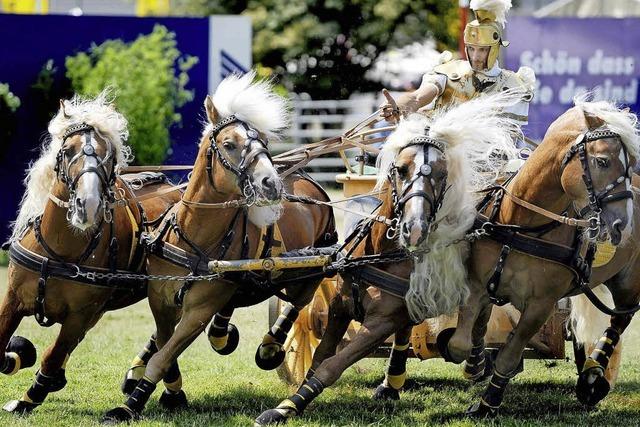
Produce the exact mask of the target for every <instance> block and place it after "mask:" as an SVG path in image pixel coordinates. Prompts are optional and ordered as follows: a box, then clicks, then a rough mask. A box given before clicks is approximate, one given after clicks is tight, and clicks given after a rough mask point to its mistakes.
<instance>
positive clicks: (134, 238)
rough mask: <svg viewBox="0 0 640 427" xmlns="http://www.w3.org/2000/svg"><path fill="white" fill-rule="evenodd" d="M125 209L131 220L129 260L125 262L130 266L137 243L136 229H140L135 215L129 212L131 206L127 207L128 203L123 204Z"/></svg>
mask: <svg viewBox="0 0 640 427" xmlns="http://www.w3.org/2000/svg"><path fill="white" fill-rule="evenodd" d="M125 210H126V212H127V217H128V218H129V221H131V231H132V234H131V251H130V252H129V262H128V263H127V266H129V267H131V263H132V262H133V257H134V255H135V253H136V247H137V245H138V237H137V236H138V231H139V230H140V228H139V227H138V221H136V218H135V216H134V215H133V212H131V208H129V205H125Z"/></svg>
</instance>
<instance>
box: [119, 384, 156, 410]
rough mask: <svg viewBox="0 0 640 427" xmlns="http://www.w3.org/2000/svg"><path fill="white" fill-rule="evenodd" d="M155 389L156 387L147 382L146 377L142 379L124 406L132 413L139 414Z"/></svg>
mask: <svg viewBox="0 0 640 427" xmlns="http://www.w3.org/2000/svg"><path fill="white" fill-rule="evenodd" d="M155 389H156V385H155V384H154V383H152V382H151V381H149V380H148V379H147V378H146V377H144V378H142V379H141V380H140V382H139V383H138V385H137V386H136V388H135V389H134V390H133V393H131V395H130V396H129V398H128V399H127V401H126V403H125V405H127V407H128V408H129V409H131V410H132V411H134V412H137V413H140V412H142V410H143V409H144V405H146V404H147V401H148V400H149V398H150V397H151V394H152V393H153V391H154V390H155Z"/></svg>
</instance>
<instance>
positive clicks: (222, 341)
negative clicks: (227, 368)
mask: <svg viewBox="0 0 640 427" xmlns="http://www.w3.org/2000/svg"><path fill="white" fill-rule="evenodd" d="M213 333H214V328H213V325H211V326H209V331H208V332H207V337H208V338H209V344H210V345H211V348H212V349H213V351H215V352H216V353H218V354H220V355H222V356H226V355H229V354H231V353H233V352H234V351H235V350H236V348H238V343H239V342H240V333H239V332H238V328H236V325H234V324H233V323H229V324H228V325H227V335H225V336H222V337H215V336H213Z"/></svg>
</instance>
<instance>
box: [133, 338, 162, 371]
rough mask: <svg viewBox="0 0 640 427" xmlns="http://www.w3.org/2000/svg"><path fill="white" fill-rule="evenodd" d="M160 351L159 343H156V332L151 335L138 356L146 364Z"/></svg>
mask: <svg viewBox="0 0 640 427" xmlns="http://www.w3.org/2000/svg"><path fill="white" fill-rule="evenodd" d="M157 352H158V345H157V344H156V337H155V334H154V335H152V336H151V338H150V339H149V342H147V344H146V345H145V346H144V348H143V349H142V350H140V353H138V358H139V359H140V360H142V362H143V363H144V364H145V365H146V364H147V363H149V360H150V359H151V357H152V356H153V355H154V354H156V353H157Z"/></svg>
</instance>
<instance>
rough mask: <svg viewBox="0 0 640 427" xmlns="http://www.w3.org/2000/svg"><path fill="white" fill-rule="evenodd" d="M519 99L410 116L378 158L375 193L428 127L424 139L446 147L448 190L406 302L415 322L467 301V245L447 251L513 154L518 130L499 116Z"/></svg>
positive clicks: (512, 96) (497, 98)
mask: <svg viewBox="0 0 640 427" xmlns="http://www.w3.org/2000/svg"><path fill="white" fill-rule="evenodd" d="M521 96H522V95H521V94H519V93H516V92H502V93H500V94H497V95H493V96H487V97H482V98H479V99H477V100H473V101H469V102H466V103H464V104H461V105H459V106H457V107H455V108H451V109H449V110H442V111H438V112H436V114H435V115H434V116H433V117H432V118H427V117H424V116H422V115H419V114H413V115H411V116H409V117H408V118H407V119H405V120H402V121H401V122H400V124H399V125H398V128H397V129H396V130H395V132H394V133H393V134H391V135H390V136H389V139H388V140H387V143H386V145H385V146H384V148H383V150H382V152H381V154H380V156H379V157H378V159H379V160H378V161H379V167H380V174H379V178H378V183H377V187H378V188H380V187H381V186H382V185H383V184H384V182H385V180H386V175H387V172H388V170H389V168H390V166H391V165H392V164H393V161H394V160H395V158H396V156H397V155H398V153H399V151H400V149H401V148H402V147H404V146H406V145H407V144H408V143H409V142H410V141H411V140H412V139H413V138H415V137H417V136H424V135H425V128H427V127H429V131H428V134H427V135H428V136H429V137H431V138H433V139H436V140H439V141H442V142H444V143H445V155H446V158H447V170H448V185H449V186H450V187H451V188H450V189H449V191H448V192H447V193H446V195H445V198H444V201H443V204H442V207H441V208H440V210H439V211H438V212H437V215H436V221H438V228H437V230H436V231H434V232H432V233H431V235H430V236H429V238H428V244H429V248H430V249H431V252H430V253H429V254H428V255H426V256H423V257H421V259H420V261H416V262H415V265H414V270H413V272H412V273H411V278H410V287H409V292H408V293H407V295H406V297H405V300H406V303H407V309H408V311H409V314H410V316H411V318H412V320H414V321H416V322H421V321H422V320H424V319H426V318H431V317H436V316H439V315H441V314H450V313H452V312H453V311H455V310H456V309H457V308H458V306H459V305H461V304H463V303H464V302H465V301H466V299H467V297H468V295H469V290H468V286H467V273H466V272H467V269H466V265H465V262H466V258H467V254H468V244H466V243H462V244H456V245H451V246H447V245H448V244H449V243H450V242H451V241H452V240H454V239H458V238H460V237H462V236H464V234H465V233H466V231H467V230H468V229H469V228H470V227H471V225H472V223H473V220H474V218H475V213H476V211H475V202H476V199H477V197H478V196H477V195H476V194H474V192H475V191H477V190H480V189H482V188H484V187H486V186H487V185H489V184H492V183H493V180H494V178H495V176H496V175H497V173H498V172H499V170H500V168H501V167H502V166H503V165H504V162H505V160H504V156H506V157H507V158H509V159H510V158H515V156H516V154H517V149H516V147H515V144H514V139H515V138H517V137H518V136H519V135H521V133H520V129H519V127H518V125H517V124H516V123H515V122H513V121H512V120H510V119H508V118H506V117H505V116H504V115H500V114H499V113H500V112H501V111H502V110H503V109H504V108H505V107H507V106H510V105H513V104H515V103H517V102H519V100H520V99H521ZM492 153H493V155H492ZM496 154H499V155H496Z"/></svg>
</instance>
